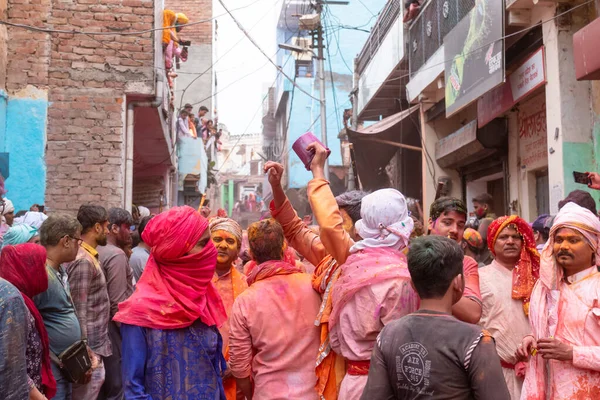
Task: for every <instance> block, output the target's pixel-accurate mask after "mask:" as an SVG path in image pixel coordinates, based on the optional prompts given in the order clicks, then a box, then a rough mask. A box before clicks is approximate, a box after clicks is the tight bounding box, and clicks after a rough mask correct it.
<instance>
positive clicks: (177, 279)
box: [114, 206, 227, 329]
mask: <svg viewBox="0 0 600 400" xmlns="http://www.w3.org/2000/svg"><path fill="white" fill-rule="evenodd" d="M207 229H208V221H207V220H206V218H204V217H203V216H201V215H200V213H198V212H197V211H196V210H194V209H193V208H191V207H187V206H184V207H175V208H172V209H170V210H169V211H167V212H165V213H162V214H159V215H158V216H156V217H154V218H153V219H152V220H151V221H150V222H149V223H148V226H146V229H145V230H144V234H143V239H144V242H145V243H146V244H147V245H149V246H150V247H151V249H152V250H151V253H150V259H149V260H148V263H147V264H146V268H145V269H144V273H143V275H142V277H141V279H140V281H139V282H138V283H137V285H136V290H135V292H134V294H133V295H132V296H131V297H130V298H129V299H128V300H126V301H124V302H123V303H121V304H119V312H118V313H117V314H116V315H115V317H114V320H115V321H118V322H123V323H126V324H130V325H136V326H142V327H145V328H152V329H177V328H185V327H188V326H190V325H192V324H193V323H194V322H195V321H196V320H198V319H200V320H201V321H202V322H204V323H205V324H206V325H208V326H213V325H217V326H220V325H221V324H222V323H223V322H224V321H225V319H226V318H227V314H226V312H225V307H224V306H223V301H222V300H221V296H219V293H218V292H217V290H216V288H215V287H214V286H213V284H212V282H211V280H212V278H213V275H214V273H215V269H216V264H217V250H216V248H215V246H214V244H213V243H212V241H211V240H209V241H208V243H207V245H206V246H205V247H204V249H203V250H202V251H201V252H200V253H196V254H189V252H190V250H192V249H193V248H194V247H195V246H196V244H197V243H198V241H199V240H200V238H201V237H202V235H203V234H204V232H205V231H206V230H207Z"/></svg>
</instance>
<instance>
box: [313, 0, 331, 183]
mask: <svg viewBox="0 0 600 400" xmlns="http://www.w3.org/2000/svg"><path fill="white" fill-rule="evenodd" d="M315 9H316V11H317V14H319V26H318V27H317V63H318V75H319V77H318V79H319V92H320V98H321V141H322V142H323V145H324V146H325V147H329V146H328V145H327V111H326V107H325V99H326V97H325V96H326V95H325V84H326V81H325V51H324V50H325V49H324V44H323V22H322V21H321V16H322V12H323V1H322V0H317V2H316V6H315ZM332 84H333V82H332ZM325 179H327V180H329V160H325Z"/></svg>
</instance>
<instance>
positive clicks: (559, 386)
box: [517, 203, 600, 400]
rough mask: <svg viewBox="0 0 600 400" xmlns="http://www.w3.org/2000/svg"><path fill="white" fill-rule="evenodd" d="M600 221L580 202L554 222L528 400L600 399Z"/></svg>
mask: <svg viewBox="0 0 600 400" xmlns="http://www.w3.org/2000/svg"><path fill="white" fill-rule="evenodd" d="M599 265H600V221H599V220H598V217H597V216H596V215H594V214H593V213H592V212H590V211H589V210H587V209H585V208H582V207H580V206H578V205H576V204H575V203H568V204H567V205H565V206H564V207H563V208H562V209H561V210H560V212H559V213H558V215H557V216H556V219H555V220H554V226H553V227H552V229H551V230H550V240H549V241H548V243H547V244H546V246H545V247H544V250H543V251H542V257H541V265H540V279H539V281H538V283H537V284H536V286H535V288H534V290H533V293H532V295H531V303H530V308H529V313H530V315H529V320H530V322H531V328H532V332H533V334H532V335H529V336H526V337H525V338H524V339H523V342H522V343H521V345H520V346H519V349H518V351H517V354H518V355H519V356H520V357H522V358H527V357H530V358H529V367H528V369H527V375H526V377H525V382H524V385H523V392H522V395H521V398H522V399H552V400H567V399H596V398H599V397H598V396H599V393H600V272H599V270H598V268H599V267H598V266H599Z"/></svg>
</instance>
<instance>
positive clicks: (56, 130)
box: [0, 0, 191, 212]
mask: <svg viewBox="0 0 600 400" xmlns="http://www.w3.org/2000/svg"><path fill="white" fill-rule="evenodd" d="M190 3H191V2H190ZM7 6H8V7H7V11H5V10H6V7H5V8H4V10H3V9H2V4H1V2H0V12H3V11H4V12H5V14H6V15H5V16H4V17H3V19H4V18H5V19H6V20H7V21H9V22H11V23H15V24H25V25H33V26H36V27H43V28H51V29H52V30H56V31H73V30H80V31H85V32H102V33H106V35H98V36H96V35H83V34H72V33H46V32H34V31H31V30H26V29H22V28H18V27H8V28H6V30H7V32H6V38H7V41H6V54H7V57H6V60H4V61H3V60H2V59H3V57H2V56H3V54H2V45H4V43H2V44H0V63H1V62H5V63H6V77H5V79H3V77H2V75H1V74H0V86H3V87H4V88H5V90H6V93H4V95H5V96H4V97H5V99H4V101H5V103H4V108H3V109H4V112H5V114H4V116H3V115H2V112H3V109H2V107H1V105H0V119H2V118H3V117H4V118H5V119H6V128H4V129H5V132H4V137H2V129H3V127H2V123H1V122H0V152H2V151H4V152H8V153H9V157H10V173H9V177H8V179H7V180H6V183H7V188H8V189H9V193H8V194H7V196H8V197H9V198H11V199H12V200H13V201H15V200H16V203H17V204H15V206H16V208H17V209H22V208H27V209H28V207H29V205H30V203H33V202H37V203H45V204H46V205H47V207H48V208H49V209H50V210H52V211H70V212H73V211H74V210H76V209H77V208H78V207H79V205H80V204H82V203H88V202H93V203H98V204H102V205H104V206H106V207H111V206H120V207H130V206H131V202H132V201H133V202H134V203H135V202H140V204H141V205H144V206H147V207H151V208H155V209H156V208H158V207H159V204H160V201H161V192H162V201H163V204H164V205H165V206H166V205H168V203H170V195H171V193H172V188H173V180H174V177H175V175H174V174H175V165H176V163H175V152H174V150H173V146H174V138H173V135H172V129H171V115H172V110H170V109H169V107H168V104H169V100H168V96H169V95H170V93H169V90H167V89H166V87H167V86H166V85H165V84H163V82H165V81H166V80H165V71H164V60H163V55H162V44H161V31H156V32H147V33H143V34H138V35H123V34H122V33H124V32H131V31H147V30H150V29H152V28H159V27H162V11H163V10H162V2H160V1H158V0H156V1H155V0H72V1H68V2H65V1H56V0H8V4H7ZM3 29H4V28H3ZM3 29H0V40H1V39H2V36H3V35H2V34H3ZM3 70H4V68H2V65H0V71H3ZM157 90H159V91H160V92H159V93H156V91H157ZM156 95H158V97H159V100H160V97H162V98H163V99H164V101H161V102H160V104H159V105H158V107H157V108H155V107H151V106H150V105H149V104H145V105H144V106H142V107H137V108H135V109H134V116H135V117H134V118H133V122H134V128H133V132H134V134H133V137H132V138H129V142H128V135H127V132H128V130H127V123H128V122H132V121H131V120H130V121H128V117H127V112H126V110H127V105H128V104H130V103H131V102H132V101H150V100H153V99H155V96H156ZM28 117H29V118H31V120H30V119H29V118H28ZM128 143H129V144H130V145H132V146H133V152H132V151H131V149H128ZM2 146H4V148H2ZM40 148H41V151H40ZM128 150H129V151H128ZM132 153H133V157H131V154H132ZM128 154H129V156H128ZM127 159H129V160H130V162H129V166H130V168H129V169H128V163H127ZM132 188H133V190H132Z"/></svg>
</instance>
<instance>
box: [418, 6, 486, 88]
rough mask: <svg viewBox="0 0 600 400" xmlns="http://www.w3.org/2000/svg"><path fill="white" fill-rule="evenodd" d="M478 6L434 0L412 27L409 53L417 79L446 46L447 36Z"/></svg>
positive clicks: (423, 7) (423, 8) (423, 9)
mask: <svg viewBox="0 0 600 400" xmlns="http://www.w3.org/2000/svg"><path fill="white" fill-rule="evenodd" d="M473 7H475V0H430V1H429V2H427V3H426V4H424V5H423V6H422V7H421V13H420V14H419V15H418V16H417V18H416V20H415V21H414V22H413V23H412V25H411V26H410V28H409V35H408V49H409V50H408V52H409V68H410V75H411V76H413V75H414V74H415V73H417V72H418V71H419V68H421V67H422V66H423V64H425V63H426V62H427V60H429V58H430V57H431V56H432V55H433V54H434V53H435V52H436V51H437V49H439V48H440V47H441V46H442V44H444V37H445V36H446V35H447V34H448V33H449V32H450V31H451V30H452V29H453V28H454V27H455V26H456V25H457V24H458V23H459V22H460V21H461V20H462V19H463V18H464V17H465V16H466V15H467V14H468V13H469V11H471V10H472V9H473Z"/></svg>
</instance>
